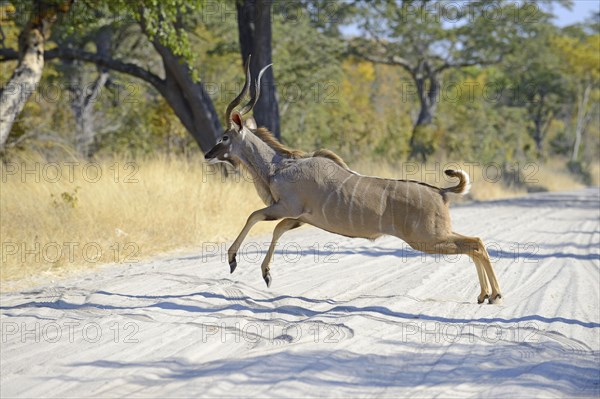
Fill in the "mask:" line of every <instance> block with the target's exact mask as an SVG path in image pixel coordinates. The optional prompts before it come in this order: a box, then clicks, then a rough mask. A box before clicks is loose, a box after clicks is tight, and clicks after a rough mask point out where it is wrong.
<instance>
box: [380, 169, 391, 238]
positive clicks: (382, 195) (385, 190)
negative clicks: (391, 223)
mask: <svg viewBox="0 0 600 399" xmlns="http://www.w3.org/2000/svg"><path fill="white" fill-rule="evenodd" d="M390 183H391V182H390V181H388V182H387V184H386V185H385V188H384V189H383V193H382V194H381V201H380V202H379V231H380V232H381V230H382V229H383V226H382V222H383V211H384V208H383V207H384V206H385V200H386V199H387V195H386V193H387V189H388V186H389V185H390Z"/></svg>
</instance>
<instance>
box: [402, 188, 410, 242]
mask: <svg viewBox="0 0 600 399" xmlns="http://www.w3.org/2000/svg"><path fill="white" fill-rule="evenodd" d="M405 184H406V199H407V201H406V209H405V210H404V228H403V229H402V231H404V234H406V222H408V203H409V201H410V198H409V197H408V188H409V185H410V183H405Z"/></svg>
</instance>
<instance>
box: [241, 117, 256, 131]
mask: <svg viewBox="0 0 600 399" xmlns="http://www.w3.org/2000/svg"><path fill="white" fill-rule="evenodd" d="M244 126H246V127H247V128H248V129H252V130H256V128H257V125H256V120H255V119H254V117H252V116H250V117H248V119H246V120H245V121H244Z"/></svg>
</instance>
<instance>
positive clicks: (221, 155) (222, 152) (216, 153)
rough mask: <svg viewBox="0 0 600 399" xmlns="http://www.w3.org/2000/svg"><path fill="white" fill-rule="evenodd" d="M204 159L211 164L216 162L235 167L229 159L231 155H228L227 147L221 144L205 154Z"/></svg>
mask: <svg viewBox="0 0 600 399" xmlns="http://www.w3.org/2000/svg"><path fill="white" fill-rule="evenodd" d="M204 159H205V160H206V161H208V163H211V164H213V163H217V162H226V163H228V164H230V165H231V166H234V167H235V163H234V162H233V160H232V159H231V154H229V146H228V145H225V144H223V143H218V144H216V145H215V146H214V147H213V148H211V149H210V150H209V151H208V152H207V153H206V154H204Z"/></svg>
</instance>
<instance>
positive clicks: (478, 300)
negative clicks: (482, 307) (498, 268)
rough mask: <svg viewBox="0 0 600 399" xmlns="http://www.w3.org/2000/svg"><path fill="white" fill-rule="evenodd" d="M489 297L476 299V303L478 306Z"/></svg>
mask: <svg viewBox="0 0 600 399" xmlns="http://www.w3.org/2000/svg"><path fill="white" fill-rule="evenodd" d="M489 297H490V296H489V295H487V294H486V295H485V296H484V297H483V298H480V297H477V303H478V304H482V303H484V302H485V300H486V299H488V298H489Z"/></svg>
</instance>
